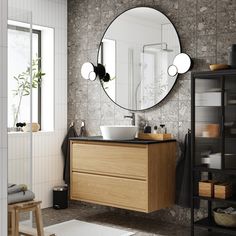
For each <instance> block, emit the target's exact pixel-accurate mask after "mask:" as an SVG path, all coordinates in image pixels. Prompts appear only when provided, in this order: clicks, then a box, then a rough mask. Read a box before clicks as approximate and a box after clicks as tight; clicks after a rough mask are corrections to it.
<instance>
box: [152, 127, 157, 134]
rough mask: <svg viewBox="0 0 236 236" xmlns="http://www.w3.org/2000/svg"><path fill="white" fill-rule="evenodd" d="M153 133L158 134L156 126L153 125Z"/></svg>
mask: <svg viewBox="0 0 236 236" xmlns="http://www.w3.org/2000/svg"><path fill="white" fill-rule="evenodd" d="M153 133H154V134H157V133H158V132H157V126H156V125H155V126H154V128H153Z"/></svg>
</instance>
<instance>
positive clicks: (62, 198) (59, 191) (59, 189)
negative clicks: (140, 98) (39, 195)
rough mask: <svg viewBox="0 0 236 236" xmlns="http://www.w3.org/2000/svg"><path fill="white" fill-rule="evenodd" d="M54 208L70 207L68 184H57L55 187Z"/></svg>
mask: <svg viewBox="0 0 236 236" xmlns="http://www.w3.org/2000/svg"><path fill="white" fill-rule="evenodd" d="M53 208H54V209H57V210H59V209H66V208H68V187H67V186H56V187H54V188H53Z"/></svg>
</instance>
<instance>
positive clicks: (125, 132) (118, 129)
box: [100, 125, 138, 140]
mask: <svg viewBox="0 0 236 236" xmlns="http://www.w3.org/2000/svg"><path fill="white" fill-rule="evenodd" d="M100 129H101V132H102V136H103V139H107V140H130V139H134V138H135V135H136V132H137V131H138V127H137V126H132V125H102V126H100Z"/></svg>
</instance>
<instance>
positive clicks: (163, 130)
mask: <svg viewBox="0 0 236 236" xmlns="http://www.w3.org/2000/svg"><path fill="white" fill-rule="evenodd" d="M160 127H161V134H166V133H167V129H166V127H165V125H164V124H160Z"/></svg>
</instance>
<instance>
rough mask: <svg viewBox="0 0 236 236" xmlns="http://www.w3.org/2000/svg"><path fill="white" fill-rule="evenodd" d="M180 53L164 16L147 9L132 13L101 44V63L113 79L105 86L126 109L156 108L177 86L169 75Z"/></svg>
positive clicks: (114, 24) (113, 25) (113, 26)
mask: <svg viewBox="0 0 236 236" xmlns="http://www.w3.org/2000/svg"><path fill="white" fill-rule="evenodd" d="M179 53H180V43H179V39H178V35H177V33H176V30H175V28H174V26H173V25H172V23H171V22H170V20H169V19H168V18H167V17H166V16H165V15H163V14H162V13H161V12H159V11H157V10H155V9H152V8H148V7H137V8H134V9H130V10H128V11H126V12H124V13H123V14H121V15H120V16H119V17H117V18H116V19H115V20H114V21H113V22H112V23H111V25H110V26H109V27H108V29H107V30H106V32H105V34H104V36H103V38H102V40H101V44H100V48H99V54H98V63H101V64H103V65H104V66H105V67H106V71H107V72H108V73H109V74H110V78H111V79H110V81H109V82H104V81H102V86H103V88H104V90H105V92H106V93H107V95H108V96H109V97H110V98H111V100H112V101H114V102H115V103H116V104H118V105H119V106H121V107H123V108H125V109H129V110H144V109H148V108H150V107H153V106H154V105H156V104H157V103H159V102H160V101H162V100H163V99H164V98H165V97H166V96H167V94H168V93H169V92H170V90H171V89H172V87H173V86H174V84H175V81H176V78H177V75H176V76H174V77H172V76H169V75H168V73H167V71H168V68H169V66H170V65H172V64H173V59H174V58H175V56H176V55H177V54H179Z"/></svg>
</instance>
